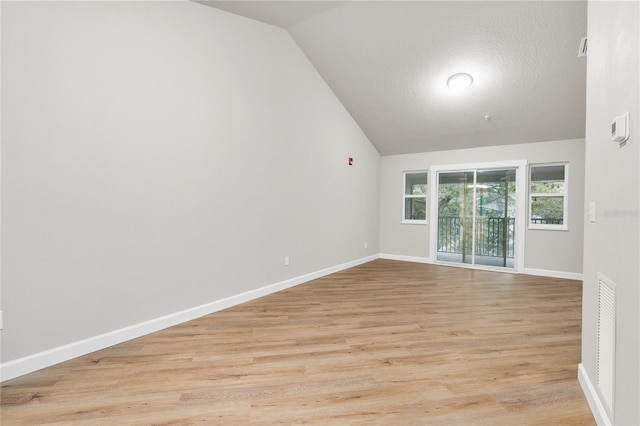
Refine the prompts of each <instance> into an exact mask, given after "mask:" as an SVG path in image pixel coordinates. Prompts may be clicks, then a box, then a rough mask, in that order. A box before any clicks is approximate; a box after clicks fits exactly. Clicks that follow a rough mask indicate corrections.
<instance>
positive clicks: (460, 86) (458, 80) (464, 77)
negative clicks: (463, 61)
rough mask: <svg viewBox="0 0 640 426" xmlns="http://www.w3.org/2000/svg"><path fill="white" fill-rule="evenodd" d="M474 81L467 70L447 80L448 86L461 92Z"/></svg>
mask: <svg viewBox="0 0 640 426" xmlns="http://www.w3.org/2000/svg"><path fill="white" fill-rule="evenodd" d="M471 83H473V77H471V75H469V74H467V73H466V72H461V73H458V74H454V75H452V76H451V77H449V79H448V80H447V86H448V87H449V89H451V90H455V91H456V92H460V91H462V90H464V89H466V88H468V87H469V86H471Z"/></svg>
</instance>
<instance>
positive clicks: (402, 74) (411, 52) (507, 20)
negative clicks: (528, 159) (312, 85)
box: [198, 0, 587, 155]
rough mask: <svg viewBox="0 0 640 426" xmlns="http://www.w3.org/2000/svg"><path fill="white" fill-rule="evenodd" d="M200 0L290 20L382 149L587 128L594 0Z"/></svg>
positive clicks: (513, 139)
mask: <svg viewBox="0 0 640 426" xmlns="http://www.w3.org/2000/svg"><path fill="white" fill-rule="evenodd" d="M198 3H202V4H206V5H208V6H212V7H216V8H218V9H222V10H225V11H227V12H230V13H234V14H238V15H242V16H245V17H248V18H251V19H255V20H259V21H262V22H265V23H268V24H271V25H275V26H279V27H282V28H284V29H285V30H287V31H288V32H289V34H290V35H291V37H292V38H293V39H294V40H295V42H296V43H297V44H298V46H300V49H301V50H302V51H303V52H304V54H305V55H306V56H307V57H308V58H309V60H310V61H311V63H312V64H313V65H314V66H315V68H316V69H317V70H318V72H319V73H320V75H321V76H322V77H323V78H324V80H325V81H326V82H327V84H328V85H329V86H330V87H331V89H332V90H333V92H334V93H335V94H336V96H337V97H338V98H339V99H340V101H341V102H342V103H343V105H344V106H345V107H346V109H347V110H348V111H349V113H350V114H351V115H352V116H353V118H354V119H355V120H356V122H357V123H358V124H359V125H360V127H361V128H362V130H363V131H364V132H365V133H366V135H367V136H368V137H369V139H370V140H371V142H372V143H373V144H374V145H375V146H376V148H377V149H378V151H379V152H380V153H381V154H382V155H392V154H404V153H414V152H425V151H439V150H446V149H459V148H470V147H481V146H491V145H506V144H518V143H527V142H538V141H549V140H561V139H572V138H582V137H584V129H585V85H586V57H579V56H578V50H579V45H580V39H581V38H582V37H585V36H586V33H587V16H586V11H587V4H586V1H582V0H577V1H524V0H521V1H495V2H491V1H469V2H462V1H269V0H263V1H217V0H202V1H198ZM460 72H465V73H469V74H471V75H472V76H473V84H472V85H471V87H469V88H468V89H467V90H465V91H462V92H453V91H452V90H450V89H449V88H448V87H447V84H446V82H447V79H448V77H449V76H451V75H452V74H456V73H460Z"/></svg>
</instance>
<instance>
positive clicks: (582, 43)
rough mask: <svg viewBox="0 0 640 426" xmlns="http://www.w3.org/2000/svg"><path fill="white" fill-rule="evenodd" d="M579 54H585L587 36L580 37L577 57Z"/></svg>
mask: <svg viewBox="0 0 640 426" xmlns="http://www.w3.org/2000/svg"><path fill="white" fill-rule="evenodd" d="M581 56H587V38H586V37H582V38H581V39H580V48H579V49H578V58H579V57H581Z"/></svg>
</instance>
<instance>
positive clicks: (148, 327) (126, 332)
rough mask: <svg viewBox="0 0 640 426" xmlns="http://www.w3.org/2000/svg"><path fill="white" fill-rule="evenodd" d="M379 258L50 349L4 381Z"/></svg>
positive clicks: (4, 375) (11, 368)
mask: <svg viewBox="0 0 640 426" xmlns="http://www.w3.org/2000/svg"><path fill="white" fill-rule="evenodd" d="M378 258H379V256H378V255H377V254H376V255H372V256H368V257H364V258H361V259H357V260H354V261H351V262H347V263H343V264H340V265H336V266H332V267H329V268H326V269H322V270H320V271H316V272H312V273H309V274H305V275H301V276H299V277H295V278H291V279H288V280H285V281H281V282H278V283H275V284H270V285H267V286H265V287H261V288H258V289H255V290H251V291H247V292H244V293H240V294H237V295H235V296H230V297H227V298H225V299H221V300H216V301H214V302H210V303H206V304H204V305H201V306H196V307H194V308H190V309H186V310H184V311H180V312H175V313H172V314H169V315H166V316H163V317H160V318H155V319H152V320H149V321H145V322H142V323H139V324H134V325H132V326H129V327H125V328H122V329H119V330H114V331H111V332H108V333H104V334H100V335H98V336H94V337H90V338H88V339H84V340H80V341H77V342H73V343H70V344H68V345H64V346H60V347H57V348H53V349H49V350H46V351H43V352H39V353H36V354H33V355H29V356H26V357H23V358H19V359H16V360H13V361H9V362H6V363H2V364H0V381H5V380H10V379H13V378H15V377H19V376H22V375H25V374H28V373H31V372H34V371H37V370H40V369H42V368H46V367H50V366H52V365H55V364H58V363H60V362H64V361H68V360H70V359H73V358H77V357H79V356H82V355H87V354H90V353H92V352H95V351H98V350H100V349H104V348H108V347H109V346H113V345H117V344H119V343H122V342H126V341H127V340H131V339H135V338H137V337H142V336H144V335H147V334H150V333H154V332H156V331H160V330H163V329H165V328H168V327H172V326H174V325H178V324H181V323H184V322H187V321H191V320H193V319H196V318H199V317H202V316H204V315H209V314H212V313H214V312H218V311H221V310H223V309H227V308H230V307H232V306H236V305H239V304H241V303H245V302H248V301H251V300H254V299H257V298H260V297H263V296H266V295H269V294H272V293H275V292H278V291H281V290H285V289H287V288H291V287H294V286H297V285H300V284H303V283H305V282H308V281H311V280H315V279H317V278H321V277H324V276H326V275H329V274H333V273H335V272H339V271H342V270H345V269H349V268H352V267H354V266H358V265H361V264H363V263H367V262H370V261H372V260H375V259H378Z"/></svg>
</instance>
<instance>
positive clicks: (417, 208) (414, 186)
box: [402, 171, 427, 223]
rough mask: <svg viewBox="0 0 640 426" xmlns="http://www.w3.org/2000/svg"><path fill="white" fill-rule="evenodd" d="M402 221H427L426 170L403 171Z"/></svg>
mask: <svg viewBox="0 0 640 426" xmlns="http://www.w3.org/2000/svg"><path fill="white" fill-rule="evenodd" d="M403 201H404V203H403V208H402V222H404V223H427V172H426V171H420V172H404V196H403Z"/></svg>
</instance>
